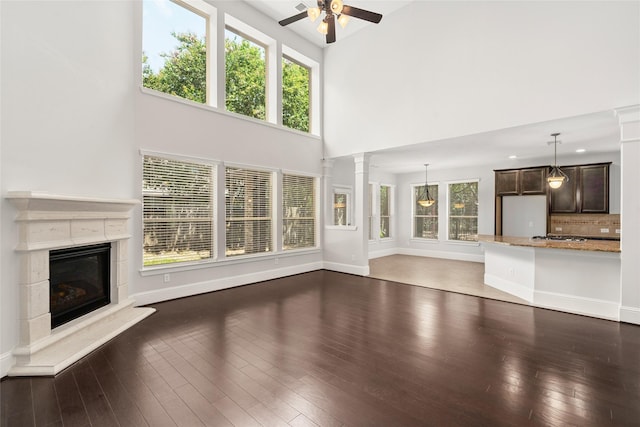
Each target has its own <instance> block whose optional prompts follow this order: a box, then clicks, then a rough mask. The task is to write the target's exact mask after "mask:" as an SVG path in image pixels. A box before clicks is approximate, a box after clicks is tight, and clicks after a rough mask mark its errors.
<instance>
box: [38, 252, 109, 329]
mask: <svg viewBox="0 0 640 427" xmlns="http://www.w3.org/2000/svg"><path fill="white" fill-rule="evenodd" d="M110 265H111V243H104V244H99V245H91V246H82V247H77V248H65V249H58V250H53V251H50V252H49V297H50V298H49V308H50V311H51V327H52V328H55V327H56V326H60V325H62V324H64V323H67V322H69V321H71V320H73V319H77V318H78V317H80V316H83V315H85V314H87V313H89V312H91V311H93V310H96V309H98V308H100V307H103V306H105V305H108V304H109V303H111V292H110V290H111V278H110V276H111V268H110Z"/></svg>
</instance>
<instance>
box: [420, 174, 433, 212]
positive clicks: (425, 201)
mask: <svg viewBox="0 0 640 427" xmlns="http://www.w3.org/2000/svg"><path fill="white" fill-rule="evenodd" d="M427 166H429V163H425V165H424V191H423V192H422V194H421V195H420V198H419V199H418V204H419V205H420V206H422V207H423V208H428V207H429V206H433V204H434V203H435V202H436V201H435V200H434V199H433V197H431V195H430V194H429V181H428V180H427Z"/></svg>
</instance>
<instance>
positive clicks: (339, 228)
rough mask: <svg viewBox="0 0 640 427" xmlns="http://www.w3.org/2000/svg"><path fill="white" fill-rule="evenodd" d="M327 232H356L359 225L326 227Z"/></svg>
mask: <svg viewBox="0 0 640 427" xmlns="http://www.w3.org/2000/svg"><path fill="white" fill-rule="evenodd" d="M324 229H325V230H340V231H356V230H357V229H358V226H357V225H325V226H324Z"/></svg>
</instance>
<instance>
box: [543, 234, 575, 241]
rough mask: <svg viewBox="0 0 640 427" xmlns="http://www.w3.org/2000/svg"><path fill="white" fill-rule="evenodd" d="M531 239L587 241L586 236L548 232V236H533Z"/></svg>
mask: <svg viewBox="0 0 640 427" xmlns="http://www.w3.org/2000/svg"><path fill="white" fill-rule="evenodd" d="M531 240H554V241H561V242H586V241H587V238H586V237H581V236H560V235H558V234H547V235H546V236H533V237H532V238H531Z"/></svg>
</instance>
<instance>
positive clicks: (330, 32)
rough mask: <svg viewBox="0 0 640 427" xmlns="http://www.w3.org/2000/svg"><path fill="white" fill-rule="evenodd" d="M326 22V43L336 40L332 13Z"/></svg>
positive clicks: (334, 21) (334, 19) (334, 20)
mask: <svg viewBox="0 0 640 427" xmlns="http://www.w3.org/2000/svg"><path fill="white" fill-rule="evenodd" d="M327 24H328V25H329V27H328V28H327V43H333V42H335V41H336V18H335V17H334V16H333V15H332V16H331V19H329V20H328V22H327Z"/></svg>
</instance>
